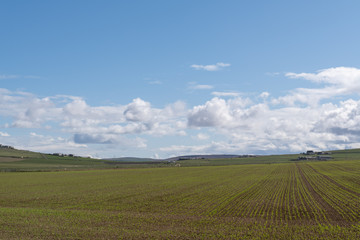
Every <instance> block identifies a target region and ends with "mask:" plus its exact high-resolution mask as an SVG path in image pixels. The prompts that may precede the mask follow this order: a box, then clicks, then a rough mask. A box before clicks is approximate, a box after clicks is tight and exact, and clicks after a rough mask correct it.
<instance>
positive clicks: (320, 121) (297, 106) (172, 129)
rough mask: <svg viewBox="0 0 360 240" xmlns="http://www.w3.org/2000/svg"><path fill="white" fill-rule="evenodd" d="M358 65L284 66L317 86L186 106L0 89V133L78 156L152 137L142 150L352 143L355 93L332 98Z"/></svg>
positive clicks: (349, 85) (358, 108)
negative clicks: (304, 69) (104, 102)
mask: <svg viewBox="0 0 360 240" xmlns="http://www.w3.org/2000/svg"><path fill="white" fill-rule="evenodd" d="M359 72H360V70H359V69H355V68H344V67H340V68H331V69H325V70H321V71H319V72H317V73H299V74H296V73H288V74H287V76H288V77H290V78H304V79H307V80H309V81H312V82H314V83H316V84H317V87H318V88H297V89H293V90H291V91H289V93H288V94H287V95H285V96H280V97H277V98H273V97H271V96H272V95H270V93H268V92H263V93H259V94H258V95H255V96H254V98H255V101H252V100H251V99H249V98H243V97H240V96H239V95H238V93H236V92H214V93H213V95H215V97H213V98H212V99H210V100H208V101H206V102H203V103H201V104H199V105H197V106H192V107H190V109H188V108H187V106H186V104H185V103H184V102H182V101H178V102H175V103H172V104H168V105H166V106H163V107H154V106H153V105H152V104H151V103H150V102H148V101H145V100H143V99H141V98H136V99H134V100H133V101H131V102H129V103H128V104H125V105H117V106H97V107H95V106H91V105H89V104H88V103H87V102H86V101H85V100H84V99H83V98H81V97H74V96H60V95H59V96H48V97H43V98H40V97H38V96H35V95H33V94H31V93H26V92H12V91H9V90H7V89H0V117H1V118H0V119H1V120H2V121H3V122H1V124H2V125H3V126H7V127H8V128H7V129H6V131H7V132H6V133H5V132H0V137H2V138H3V139H4V141H5V140H6V144H8V145H13V146H17V147H22V148H25V149H29V150H36V151H46V152H51V151H60V149H63V150H64V151H68V152H73V153H75V154H77V153H81V154H83V155H84V153H86V152H88V154H91V155H95V154H97V153H98V152H95V151H94V150H92V149H93V146H97V148H96V149H98V151H99V152H100V153H105V152H107V151H108V150H109V149H110V148H116V149H122V150H123V149H148V148H150V146H149V145H150V144H149V145H148V144H147V143H148V141H149V138H151V137H155V136H156V137H157V140H156V141H155V142H158V143H160V144H162V146H161V147H160V146H158V147H155V148H156V149H148V152H151V154H153V153H154V152H157V151H158V150H160V151H161V153H162V154H164V152H166V153H168V154H192V153H194V154H195V153H240V154H241V153H265V152H266V153H269V152H274V153H276V152H289V151H291V152H302V151H304V150H306V149H314V150H320V149H341V148H346V147H360V144H359V143H360V100H358V99H347V100H343V101H340V102H339V101H337V102H336V101H335V100H334V97H335V96H341V97H346V96H348V95H349V94H352V95H351V97H353V98H354V95H353V94H358V93H360V74H359ZM192 84H193V85H194V86H197V84H196V83H192ZM199 86H200V85H199ZM229 96H230V97H231V98H229ZM341 99H344V98H341ZM4 121H5V122H4ZM6 122H7V123H6ZM14 128H24V129H23V130H22V131H24V132H26V133H27V134H24V137H22V138H17V137H16V134H15V135H14V134H12V130H13V129H14ZM35 128H37V129H35ZM193 131H196V134H195V135H194V134H192V132H193ZM37 132H41V134H38V133H37ZM53 134H57V135H53ZM50 135H51V136H50ZM60 136H61V137H60ZM163 136H183V137H184V138H183V139H186V137H187V138H190V140H191V141H194V142H195V143H201V145H197V144H191V143H190V142H189V144H188V145H186V144H183V145H174V144H173V142H171V141H169V142H167V141H166V142H161V141H162V140H161V139H162V138H161V137H163ZM209 136H211V137H209ZM169 139H171V138H169ZM198 140H199V141H201V142H197V141H198ZM151 145H153V144H151ZM61 152H63V151H61ZM158 153H160V152H158Z"/></svg>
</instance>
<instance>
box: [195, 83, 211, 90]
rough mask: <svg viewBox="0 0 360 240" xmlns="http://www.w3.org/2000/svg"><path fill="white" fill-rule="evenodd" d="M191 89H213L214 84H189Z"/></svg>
mask: <svg viewBox="0 0 360 240" xmlns="http://www.w3.org/2000/svg"><path fill="white" fill-rule="evenodd" d="M190 88H191V89H197V90H207V89H213V88H214V86H212V85H205V84H198V85H191V86H190Z"/></svg>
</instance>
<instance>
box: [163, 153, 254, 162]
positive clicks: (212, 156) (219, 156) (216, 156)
mask: <svg viewBox="0 0 360 240" xmlns="http://www.w3.org/2000/svg"><path fill="white" fill-rule="evenodd" d="M253 156H254V155H231V154H209V155H185V156H178V157H172V158H168V159H166V160H168V161H181V160H197V159H224V158H244V157H253Z"/></svg>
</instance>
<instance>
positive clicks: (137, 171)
mask: <svg viewBox="0 0 360 240" xmlns="http://www.w3.org/2000/svg"><path fill="white" fill-rule="evenodd" d="M334 156H336V157H337V158H335V159H334V160H333V161H324V162H318V161H306V162H305V161H299V162H292V161H285V160H284V159H282V158H281V156H279V159H281V160H279V162H278V163H269V162H273V161H275V160H274V159H275V158H276V156H271V157H268V159H267V160H266V158H264V159H262V160H261V159H260V158H258V159H256V161H257V162H256V161H255V162H256V164H249V163H247V164H237V165H229V164H228V163H227V164H226V165H223V166H220V165H219V163H218V162H219V160H216V161H215V160H214V161H215V162H212V163H216V164H211V162H210V163H209V162H208V164H209V165H210V166H201V165H200V166H197V167H193V166H190V163H188V165H189V167H162V168H158V167H150V168H131V169H97V170H81V171H79V170H78V171H55V172H54V171H52V172H2V173H0V196H1V197H0V239H36V238H38V239H121V238H123V239H149V238H150V239H224V238H226V239H239V238H242V239H267V238H272V239H314V238H315V239H316V238H318V239H319V238H323V239H357V238H359V236H360V224H359V222H360V201H359V199H360V160H358V159H360V158H358V157H357V156H359V155H358V152H356V151H355V152H354V151H353V152H351V151H348V152H337V153H334ZM269 159H270V160H269ZM237 161H238V160H237ZM246 161H250V160H249V159H248V160H246ZM275 162H276V161H275ZM10 163H11V164H15V163H16V164H19V163H18V162H10ZM10 163H9V164H10ZM199 163H200V162H197V163H196V164H199ZM196 164H195V165H196ZM202 164H205V163H204V162H203V163H202ZM184 165H186V164H184Z"/></svg>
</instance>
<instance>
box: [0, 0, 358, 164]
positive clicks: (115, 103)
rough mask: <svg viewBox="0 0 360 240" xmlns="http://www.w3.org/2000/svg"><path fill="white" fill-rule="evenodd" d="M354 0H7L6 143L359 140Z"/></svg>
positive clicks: (75, 146)
mask: <svg viewBox="0 0 360 240" xmlns="http://www.w3.org/2000/svg"><path fill="white" fill-rule="evenodd" d="M358 9H360V2H359V1H355V0H353V1H351V0H344V1H332V0H327V1H324V0H319V1H308V0H305V1H278V0H274V1H265V0H263V1H260V0H254V1H246V0H242V1H240V0H239V1H231V0H228V1H213V0H207V1H204V0H199V1H188V0H182V1H178V0H174V1H165V0H163V1H160V0H154V1H145V0H143V1H139V0H132V1H111V0H107V1H100V0H99V1H93V0H86V1H85V0H78V1H69V0H63V1H45V0H33V1H26V0H3V1H1V2H0V11H1V14H0V31H1V34H0V144H3V145H11V146H14V147H16V148H18V149H26V150H32V151H37V152H44V153H55V152H56V153H68V154H70V153H71V154H76V155H81V156H92V157H96V158H109V157H125V156H134V157H153V158H167V157H172V156H178V155H189V154H279V153H300V152H304V151H307V150H334V149H346V148H359V147H360V98H359V94H360V61H359V56H360V47H359V42H360V31H359V30H358V29H359V26H360V15H359V14H358Z"/></svg>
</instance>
